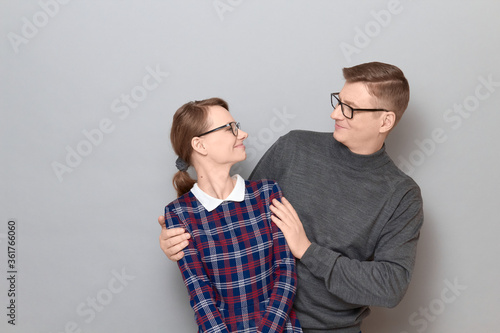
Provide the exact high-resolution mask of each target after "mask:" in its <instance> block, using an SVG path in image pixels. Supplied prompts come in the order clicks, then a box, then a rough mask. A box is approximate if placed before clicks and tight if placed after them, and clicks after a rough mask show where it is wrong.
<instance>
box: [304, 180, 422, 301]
mask: <svg viewBox="0 0 500 333" xmlns="http://www.w3.org/2000/svg"><path fill="white" fill-rule="evenodd" d="M422 223H423V209H422V198H421V195H420V190H419V188H418V186H415V187H413V188H411V189H409V190H408V191H407V192H406V194H405V195H404V196H403V197H402V198H401V200H400V202H399V205H398V206H397V209H396V211H395V212H394V214H393V215H392V217H391V219H390V220H389V221H388V222H387V223H386V225H385V226H384V229H383V231H382V234H381V235H380V238H379V241H378V244H377V247H376V249H375V253H374V255H373V259H372V260H369V261H359V260H355V259H350V258H347V257H345V256H342V255H341V254H340V253H338V252H336V251H333V250H331V249H328V248H325V247H322V246H320V245H318V244H315V243H313V244H312V245H311V246H310V247H309V249H308V250H307V251H306V253H305V254H304V256H303V257H302V259H301V263H302V264H304V265H305V266H306V267H307V268H308V269H309V270H310V271H311V273H312V274H313V275H315V276H316V277H318V278H320V279H322V280H323V281H324V283H325V286H326V288H327V289H328V290H329V291H330V292H331V293H332V294H334V295H336V296H338V297H340V298H341V299H343V300H344V301H346V302H349V303H351V304H359V305H366V306H370V305H373V306H382V307H394V306H396V305H397V304H398V303H399V302H400V301H401V299H402V298H403V296H404V294H405V292H406V290H407V288H408V285H409V282H410V278H411V273H412V270H413V266H414V263H415V256H416V249H417V241H418V238H419V234H420V228H421V226H422Z"/></svg>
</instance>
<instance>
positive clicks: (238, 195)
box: [191, 175, 245, 212]
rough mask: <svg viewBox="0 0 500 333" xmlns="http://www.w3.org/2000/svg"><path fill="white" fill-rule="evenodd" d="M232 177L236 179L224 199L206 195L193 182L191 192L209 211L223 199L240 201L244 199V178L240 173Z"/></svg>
mask: <svg viewBox="0 0 500 333" xmlns="http://www.w3.org/2000/svg"><path fill="white" fill-rule="evenodd" d="M232 178H233V179H236V185H235V186H234V188H233V191H232V192H231V193H230V194H229V196H228V197H227V198H226V199H218V198H214V197H212V196H210V195H208V194H207V193H205V192H203V191H202V190H201V188H200V187H199V186H198V183H196V184H194V186H193V188H192V189H191V192H192V193H193V195H194V196H195V197H196V199H197V200H198V201H199V202H200V203H201V204H202V205H203V207H205V209H206V210H207V211H209V212H211V211H213V210H214V209H215V208H217V207H219V205H220V204H221V203H223V202H224V201H236V202H241V201H243V200H244V199H245V180H244V179H243V178H242V177H241V176H240V175H234V176H233V177H232Z"/></svg>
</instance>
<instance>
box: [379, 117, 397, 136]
mask: <svg viewBox="0 0 500 333" xmlns="http://www.w3.org/2000/svg"><path fill="white" fill-rule="evenodd" d="M394 125H396V114H395V113H394V112H384V115H383V117H382V125H381V126H380V133H389V131H390V130H391V129H392V128H393V127H394Z"/></svg>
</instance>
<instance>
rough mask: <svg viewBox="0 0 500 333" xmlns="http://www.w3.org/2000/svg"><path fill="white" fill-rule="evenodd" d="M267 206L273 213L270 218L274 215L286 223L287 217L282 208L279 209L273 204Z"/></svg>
mask: <svg viewBox="0 0 500 333" xmlns="http://www.w3.org/2000/svg"><path fill="white" fill-rule="evenodd" d="M269 208H270V209H271V212H272V213H273V215H271V218H272V217H273V216H274V217H276V218H278V219H279V220H280V222H282V223H285V224H287V222H288V218H289V217H288V215H287V213H286V211H285V210H284V209H280V208H278V207H276V206H273V205H271V206H269Z"/></svg>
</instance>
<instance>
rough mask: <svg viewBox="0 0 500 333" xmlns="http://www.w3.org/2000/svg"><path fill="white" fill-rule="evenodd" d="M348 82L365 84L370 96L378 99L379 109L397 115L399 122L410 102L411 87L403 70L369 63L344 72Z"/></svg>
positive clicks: (382, 64)
mask: <svg viewBox="0 0 500 333" xmlns="http://www.w3.org/2000/svg"><path fill="white" fill-rule="evenodd" d="M342 72H343V74H344V78H345V80H346V82H351V83H352V82H364V83H365V84H366V86H367V88H368V91H369V93H370V94H372V95H373V96H374V97H376V98H377V101H378V103H379V105H377V108H384V109H387V110H389V111H393V112H394V113H395V114H396V124H397V123H398V122H399V120H400V119H401V117H402V116H403V113H404V112H405V110H406V108H407V107H408V102H409V101H410V85H409V84H408V81H407V80H406V78H405V76H404V74H403V72H402V71H401V69H399V68H398V67H396V66H394V65H389V64H385V63H381V62H368V63H365V64H360V65H357V66H353V67H346V68H344V69H343V70H342Z"/></svg>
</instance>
